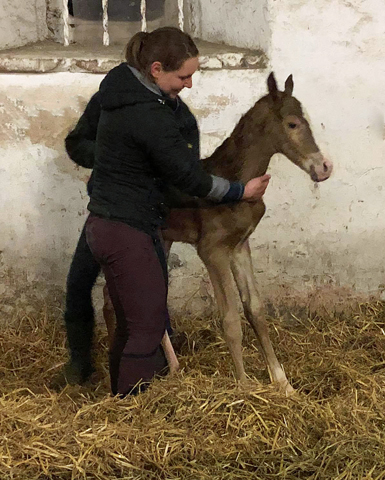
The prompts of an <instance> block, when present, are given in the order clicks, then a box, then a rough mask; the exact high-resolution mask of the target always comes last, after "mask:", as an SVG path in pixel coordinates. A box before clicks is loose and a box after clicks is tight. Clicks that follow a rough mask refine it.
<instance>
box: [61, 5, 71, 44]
mask: <svg viewBox="0 0 385 480" xmlns="http://www.w3.org/2000/svg"><path fill="white" fill-rule="evenodd" d="M62 18H63V44H64V46H65V47H68V45H69V44H70V26H69V11H68V0H63V5H62Z"/></svg>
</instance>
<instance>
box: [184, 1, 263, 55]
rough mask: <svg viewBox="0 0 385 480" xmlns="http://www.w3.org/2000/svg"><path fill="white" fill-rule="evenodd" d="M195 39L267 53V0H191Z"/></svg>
mask: <svg viewBox="0 0 385 480" xmlns="http://www.w3.org/2000/svg"><path fill="white" fill-rule="evenodd" d="M190 3H191V8H190V15H191V26H190V28H191V30H192V34H193V35H194V36H197V37H199V38H201V39H203V40H207V41H210V42H216V43H225V44H227V45H234V46H236V47H243V48H251V49H256V48H261V49H262V50H264V51H265V52H267V51H268V48H269V42H270V26H269V22H268V0H242V1H239V0H211V1H210V2H208V1H207V0H196V1H191V2H190Z"/></svg>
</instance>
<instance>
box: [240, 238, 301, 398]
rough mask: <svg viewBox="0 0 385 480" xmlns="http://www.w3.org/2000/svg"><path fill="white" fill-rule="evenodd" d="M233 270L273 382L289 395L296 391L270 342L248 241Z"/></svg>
mask: <svg viewBox="0 0 385 480" xmlns="http://www.w3.org/2000/svg"><path fill="white" fill-rule="evenodd" d="M231 269H232V272H233V275H234V278H235V281H236V284H237V287H238V290H239V294H240V297H241V301H242V305H243V308H244V312H245V316H246V318H247V320H248V321H249V323H250V325H251V326H252V328H253V330H254V332H255V334H256V336H257V340H258V343H259V348H260V351H261V353H262V355H263V356H264V359H265V362H266V364H267V367H268V370H269V374H270V378H271V381H272V382H276V383H277V384H278V385H279V387H280V388H281V389H282V390H283V391H284V392H285V393H286V395H289V394H290V393H292V392H293V391H294V389H293V387H292V386H291V385H290V383H289V381H288V380H287V378H286V375H285V372H284V371H283V369H282V367H281V365H280V364H279V362H278V360H277V357H276V355H275V352H274V350H273V346H272V344H271V341H270V337H269V331H268V325H267V322H266V318H265V312H264V308H263V305H262V301H261V299H260V297H259V293H258V289H257V282H256V280H255V277H254V272H253V266H252V261H251V252H250V245H249V242H248V240H246V241H245V242H243V243H242V244H239V245H238V246H237V247H236V248H235V250H234V255H233V258H232V262H231Z"/></svg>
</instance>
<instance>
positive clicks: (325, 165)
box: [323, 162, 329, 173]
mask: <svg viewBox="0 0 385 480" xmlns="http://www.w3.org/2000/svg"><path fill="white" fill-rule="evenodd" d="M323 166H324V172H325V173H326V172H327V171H328V170H329V165H328V164H327V162H324V163H323Z"/></svg>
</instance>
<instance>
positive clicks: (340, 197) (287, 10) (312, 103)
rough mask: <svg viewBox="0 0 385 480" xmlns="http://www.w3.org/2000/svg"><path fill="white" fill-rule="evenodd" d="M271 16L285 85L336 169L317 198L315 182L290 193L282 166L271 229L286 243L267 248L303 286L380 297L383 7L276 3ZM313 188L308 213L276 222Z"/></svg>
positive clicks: (365, 0) (384, 185)
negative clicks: (345, 288) (291, 85)
mask: <svg viewBox="0 0 385 480" xmlns="http://www.w3.org/2000/svg"><path fill="white" fill-rule="evenodd" d="M269 17H270V21H271V24H270V28H271V32H272V39H271V48H270V51H271V54H270V57H271V63H272V68H273V70H274V71H275V72H276V74H277V76H278V77H279V78H280V79H281V81H283V80H284V78H285V77H286V76H287V75H288V74H290V73H293V75H294V80H295V90H294V93H295V94H296V95H297V96H298V98H300V99H301V101H302V102H303V104H304V105H305V107H306V109H307V110H308V111H309V112H310V114H311V118H312V120H313V131H314V133H315V135H316V137H317V138H318V139H319V140H320V144H321V145H322V147H323V149H324V150H325V152H327V153H328V154H329V156H330V157H331V159H332V160H333V161H334V163H335V171H334V175H333V178H332V179H331V180H329V181H328V182H327V184H325V185H321V186H320V188H319V189H318V190H314V191H313V193H312V192H311V186H309V184H308V185H307V186H305V184H303V185H301V186H300V190H298V186H299V184H297V183H296V184H292V185H290V186H289V185H285V186H282V183H281V182H282V181H283V179H282V177H283V175H285V176H286V177H288V178H291V177H292V172H291V169H290V170H288V169H286V167H285V170H281V168H279V172H277V175H276V176H275V177H276V178H275V177H274V178H273V182H272V188H271V189H270V191H269V192H268V195H267V198H268V199H269V200H270V202H269V204H270V205H271V208H272V210H271V212H272V214H274V215H272V216H271V218H270V219H268V221H266V225H268V226H269V228H271V230H272V231H274V232H275V233H276V235H277V240H278V243H277V245H276V246H275V245H274V244H271V242H269V246H268V247H267V249H268V251H269V252H271V251H272V249H277V250H278V251H279V253H277V252H276V251H274V253H273V255H274V256H275V257H276V256H277V255H278V256H280V257H282V262H283V263H282V270H283V271H287V270H288V269H289V268H290V270H291V274H292V275H294V276H299V277H301V276H302V278H303V282H304V284H308V283H309V282H312V277H314V276H317V278H318V280H317V281H328V280H327V279H328V278H329V282H330V283H332V284H342V285H351V286H355V287H356V288H358V289H361V290H376V289H377V288H378V287H379V288H381V289H382V288H383V287H384V283H385V274H384V269H385V247H384V234H385V214H384V204H385V149H384V147H385V143H384V138H385V130H384V112H385V90H384V85H385V42H384V39H385V8H384V4H383V2H382V1H380V0H352V1H349V2H348V1H345V0H324V1H320V0H310V1H309V0H307V1H303V0H296V1H294V2H293V1H292V0H280V1H279V2H275V1H271V2H270V12H269ZM278 162H279V163H280V164H282V165H284V164H285V162H284V161H281V160H279V161H278ZM287 168H288V167H287ZM293 174H294V172H293ZM290 183H291V181H290ZM306 190H308V194H307V195H302V199H301V200H302V201H301V203H302V205H301V207H300V208H299V209H298V207H297V206H296V207H295V208H296V211H293V212H291V213H290V217H289V219H284V220H283V221H282V220H281V219H280V216H279V215H278V213H277V215H275V212H278V210H279V209H283V210H285V209H286V210H291V209H292V204H294V200H295V197H297V196H298V192H303V193H305V192H306ZM317 192H318V193H317ZM309 194H310V195H309ZM318 197H319V200H316V198H318ZM279 199H281V200H279ZM296 205H298V202H296ZM305 212H306V213H305ZM303 216H305V218H303ZM288 222H291V225H292V227H293V228H288V227H289V226H290V223H288ZM302 230H303V233H299V231H302ZM284 233H286V234H285V235H283V234H284ZM280 239H281V240H280ZM282 239H284V242H282ZM290 242H292V248H290ZM298 242H299V246H298V245H297V243H298ZM297 250H298V251H297ZM285 254H286V258H285ZM293 260H295V262H293ZM293 268H294V270H293ZM321 272H322V273H321Z"/></svg>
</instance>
